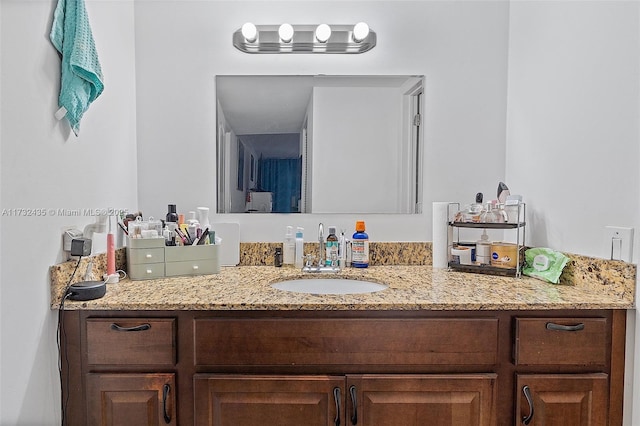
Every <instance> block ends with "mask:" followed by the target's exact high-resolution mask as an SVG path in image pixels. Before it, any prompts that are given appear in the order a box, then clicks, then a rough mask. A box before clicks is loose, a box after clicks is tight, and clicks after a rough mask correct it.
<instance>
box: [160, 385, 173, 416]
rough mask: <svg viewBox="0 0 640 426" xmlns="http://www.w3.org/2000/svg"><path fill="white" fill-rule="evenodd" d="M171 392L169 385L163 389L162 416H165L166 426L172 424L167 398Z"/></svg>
mask: <svg viewBox="0 0 640 426" xmlns="http://www.w3.org/2000/svg"><path fill="white" fill-rule="evenodd" d="M170 390H171V385H170V384H168V383H166V384H165V385H164V386H163V387H162V414H163V415H164V422H165V423H166V424H169V423H171V416H170V415H169V414H168V413H167V397H168V396H169V391H170Z"/></svg>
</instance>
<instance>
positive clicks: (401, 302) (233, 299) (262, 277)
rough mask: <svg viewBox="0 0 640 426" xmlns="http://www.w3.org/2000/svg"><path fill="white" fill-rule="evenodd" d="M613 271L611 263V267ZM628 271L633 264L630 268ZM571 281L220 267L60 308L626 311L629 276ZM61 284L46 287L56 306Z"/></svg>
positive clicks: (630, 298)
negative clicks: (370, 288) (337, 282)
mask: <svg viewBox="0 0 640 426" xmlns="http://www.w3.org/2000/svg"><path fill="white" fill-rule="evenodd" d="M614 270H615V269H614ZM633 272H635V268H634V269H633ZM599 274H600V276H599V278H598V279H594V280H590V279H576V280H574V281H575V282H573V283H572V285H567V284H564V285H554V284H549V283H546V282H543V281H540V280H537V279H534V278H530V277H521V278H514V277H501V276H494V275H483V274H473V273H464V272H455V271H449V270H440V269H433V268H432V267H431V266H423V265H418V266H396V265H394V266H372V267H369V268H367V269H352V268H349V269H345V270H343V271H341V272H340V273H339V274H323V275H322V276H321V277H322V278H332V277H336V278H353V279H361V280H369V281H375V282H379V283H384V284H388V285H389V288H388V289H386V290H384V291H381V292H376V293H370V294H351V295H314V294H302V293H293V292H287V291H281V290H276V289H274V288H272V287H271V286H270V285H271V284H273V283H274V282H277V281H281V280H287V279H296V278H316V277H318V276H319V275H317V274H302V273H301V272H300V271H299V270H297V269H291V268H284V267H283V268H276V267H273V266H237V267H223V268H222V270H221V272H220V273H219V274H215V275H203V276H193V277H174V278H163V279H156V280H145V281H131V280H129V279H124V280H122V281H121V282H119V283H116V284H107V293H106V295H105V296H104V297H103V298H101V299H97V300H92V301H86V302H78V301H71V300H67V301H66V302H65V305H64V309H65V310H75V309H90V310H320V311H323V310H324V311H329V310H403V311H414V310H549V309H630V308H633V307H634V298H635V274H634V275H633V276H632V277H629V276H622V277H606V276H605V277H603V276H601V273H599ZM62 292H63V287H60V286H54V287H52V303H51V306H52V309H57V308H58V307H59V303H60V295H61V294H62Z"/></svg>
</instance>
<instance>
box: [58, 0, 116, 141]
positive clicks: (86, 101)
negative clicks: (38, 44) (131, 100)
mask: <svg viewBox="0 0 640 426" xmlns="http://www.w3.org/2000/svg"><path fill="white" fill-rule="evenodd" d="M50 39H51V42H52V43H53V45H54V47H55V48H56V50H58V52H59V53H60V55H61V56H62V66H61V83H60V96H59V98H58V105H59V106H60V109H58V111H56V114H55V116H56V118H58V119H59V120H60V119H62V117H67V120H69V124H70V125H71V129H72V130H73V132H74V134H75V135H76V136H78V133H79V131H80V120H81V118H82V116H83V114H84V113H85V112H86V111H87V109H89V105H90V104H91V103H92V102H93V101H95V100H96V98H97V97H98V96H100V94H101V93H102V91H103V90H104V82H103V75H102V68H101V66H100V61H99V60H98V52H97V50H96V47H95V42H94V40H93V34H92V32H91V27H90V26H89V17H88V15H87V10H86V8H85V4H84V0H58V4H57V6H56V9H55V11H54V14H53V24H52V27H51V34H50Z"/></svg>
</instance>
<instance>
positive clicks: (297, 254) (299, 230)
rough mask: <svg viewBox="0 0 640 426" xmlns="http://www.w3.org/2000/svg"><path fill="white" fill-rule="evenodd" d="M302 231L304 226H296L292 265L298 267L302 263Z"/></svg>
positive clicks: (300, 266)
mask: <svg viewBox="0 0 640 426" xmlns="http://www.w3.org/2000/svg"><path fill="white" fill-rule="evenodd" d="M303 232H304V228H301V227H298V228H297V229H296V250H295V264H294V266H295V267H296V268H298V269H302V266H303V265H304V238H303V236H302V233H303Z"/></svg>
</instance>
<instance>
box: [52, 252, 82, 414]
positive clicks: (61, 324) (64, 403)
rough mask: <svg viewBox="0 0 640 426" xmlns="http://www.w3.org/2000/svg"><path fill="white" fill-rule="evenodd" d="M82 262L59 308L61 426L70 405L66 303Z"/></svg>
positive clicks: (73, 274) (72, 275)
mask: <svg viewBox="0 0 640 426" xmlns="http://www.w3.org/2000/svg"><path fill="white" fill-rule="evenodd" d="M81 260H82V256H80V257H79V258H78V263H76V267H75V269H74V270H73V273H72V274H71V277H70V278H69V282H68V283H67V285H66V286H65V289H64V293H63V294H62V299H61V300H60V306H59V308H58V331H57V333H56V343H57V345H58V375H59V376H60V408H61V423H60V424H61V425H62V426H64V424H65V421H66V416H65V414H66V412H67V405H68V404H69V393H70V392H69V353H68V352H67V349H68V347H67V344H66V343H67V332H66V330H65V328H64V301H65V300H67V298H68V297H69V296H71V293H70V292H69V289H70V288H71V282H72V281H73V277H75V275H76V271H77V270H78V266H80V261H81ZM61 334H62V337H64V341H65V345H64V361H65V362H66V372H67V374H66V377H65V378H63V377H62V362H63V359H62V351H61V344H60V337H61ZM63 380H64V382H65V384H66V389H67V394H66V395H65V394H64V389H65V387H64V386H62V382H63Z"/></svg>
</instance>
